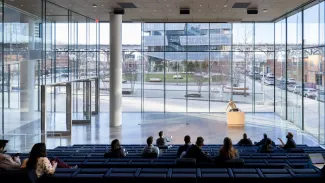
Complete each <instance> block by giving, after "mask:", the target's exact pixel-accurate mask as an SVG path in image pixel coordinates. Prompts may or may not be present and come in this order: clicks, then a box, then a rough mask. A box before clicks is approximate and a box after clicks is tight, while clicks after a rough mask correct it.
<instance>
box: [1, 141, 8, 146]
mask: <svg viewBox="0 0 325 183" xmlns="http://www.w3.org/2000/svg"><path fill="white" fill-rule="evenodd" d="M7 143H8V140H0V148H5V147H6V145H7Z"/></svg>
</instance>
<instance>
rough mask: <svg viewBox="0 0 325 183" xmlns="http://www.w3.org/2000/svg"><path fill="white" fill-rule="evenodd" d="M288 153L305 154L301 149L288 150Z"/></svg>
mask: <svg viewBox="0 0 325 183" xmlns="http://www.w3.org/2000/svg"><path fill="white" fill-rule="evenodd" d="M288 152H289V153H304V152H305V151H304V149H300V148H291V149H288Z"/></svg>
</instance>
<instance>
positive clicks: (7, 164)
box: [0, 140, 21, 170]
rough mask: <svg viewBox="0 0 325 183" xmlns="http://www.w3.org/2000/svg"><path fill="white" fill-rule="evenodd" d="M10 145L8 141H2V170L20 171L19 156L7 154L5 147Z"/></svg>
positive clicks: (0, 167) (0, 156)
mask: <svg viewBox="0 0 325 183" xmlns="http://www.w3.org/2000/svg"><path fill="white" fill-rule="evenodd" d="M7 143H8V140H0V169H2V170H12V169H20V165H21V162H20V159H19V156H18V155H16V156H10V155H7V154H5V152H6V151H5V150H4V149H5V147H6V145H7Z"/></svg>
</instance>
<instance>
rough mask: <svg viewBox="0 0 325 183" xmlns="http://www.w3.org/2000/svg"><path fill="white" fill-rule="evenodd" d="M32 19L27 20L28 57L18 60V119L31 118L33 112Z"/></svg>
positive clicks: (33, 46) (33, 28) (33, 34)
mask: <svg viewBox="0 0 325 183" xmlns="http://www.w3.org/2000/svg"><path fill="white" fill-rule="evenodd" d="M34 31H35V27H34V20H32V19H30V20H28V33H29V39H28V58H24V60H23V61H21V62H20V119H21V120H22V121H26V120H32V119H33V118H34V113H35V97H34V95H35V61H34V60H33V59H31V58H32V57H33V56H31V54H32V53H31V51H32V50H35V39H34V38H35V32H34Z"/></svg>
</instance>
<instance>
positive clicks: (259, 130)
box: [5, 113, 318, 151]
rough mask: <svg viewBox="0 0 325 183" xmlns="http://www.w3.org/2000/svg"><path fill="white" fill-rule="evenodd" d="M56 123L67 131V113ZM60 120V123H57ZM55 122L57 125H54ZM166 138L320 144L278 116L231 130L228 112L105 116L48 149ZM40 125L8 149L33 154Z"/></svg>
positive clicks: (259, 116)
mask: <svg viewBox="0 0 325 183" xmlns="http://www.w3.org/2000/svg"><path fill="white" fill-rule="evenodd" d="M55 116H56V120H53V119H54V118H51V117H50V118H49V119H52V121H50V122H49V124H48V130H62V129H64V128H65V119H64V117H63V116H64V114H63V113H61V114H56V115H55ZM57 119H60V120H57ZM53 121H55V122H53ZM161 130H162V131H164V132H165V135H166V136H170V135H171V136H173V142H172V143H175V144H182V143H183V138H184V136H185V135H190V136H191V137H192V142H195V139H196V137H198V136H202V137H203V138H204V139H205V144H216V143H218V144H221V143H222V142H223V139H224V137H226V136H228V137H231V138H232V140H233V142H234V143H237V142H238V141H239V140H240V139H241V137H242V134H243V133H247V134H248V136H249V138H251V139H252V141H258V140H260V139H261V138H262V136H263V133H267V134H268V136H269V137H270V138H272V139H273V140H274V141H275V142H276V143H277V144H278V143H280V142H279V141H278V140H277V138H278V137H280V138H282V139H283V140H285V136H286V132H288V131H291V132H293V134H295V137H294V139H295V141H296V143H298V144H308V145H318V144H317V143H316V140H315V139H314V138H313V137H311V136H309V135H306V134H305V133H303V132H301V130H299V129H298V128H297V127H296V126H295V125H294V124H292V123H290V122H287V121H284V120H281V119H280V118H279V117H278V116H277V115H275V114H274V113H256V114H253V113H246V124H245V126H244V127H228V126H227V124H226V114H225V113H165V114H164V113H142V114H141V113H123V125H122V126H121V127H116V128H110V127H109V115H108V114H107V113H101V114H99V115H97V116H94V117H93V118H92V123H91V124H82V125H73V128H72V136H71V137H51V136H48V137H47V147H48V148H54V147H56V146H60V145H71V144H86V143H91V144H109V143H110V142H111V140H113V139H115V138H117V139H120V141H121V142H122V144H123V143H124V144H131V143H132V144H144V143H146V139H147V137H148V136H153V137H154V138H156V137H157V136H158V132H159V131H161ZM39 132H40V123H39V121H38V122H32V123H29V124H27V125H24V126H22V127H20V128H17V129H16V130H14V131H12V132H11V133H15V134H22V135H15V136H6V137H5V138H7V139H10V143H9V144H8V149H10V150H11V151H29V150H30V148H31V147H32V145H33V144H34V143H36V142H40V141H41V138H40V135H37V134H39Z"/></svg>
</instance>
